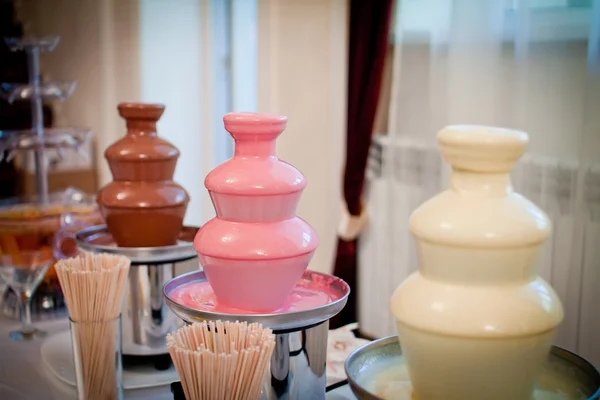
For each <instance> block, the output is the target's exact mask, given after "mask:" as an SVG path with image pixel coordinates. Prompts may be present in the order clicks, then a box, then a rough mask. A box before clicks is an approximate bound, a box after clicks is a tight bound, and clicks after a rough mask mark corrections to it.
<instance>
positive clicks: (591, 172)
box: [358, 137, 600, 365]
mask: <svg viewBox="0 0 600 400" xmlns="http://www.w3.org/2000/svg"><path fill="white" fill-rule="evenodd" d="M448 177H449V169H448V167H447V166H446V165H445V164H444V163H443V162H442V160H441V158H440V156H439V152H438V149H437V147H436V146H432V145H431V144H430V143H420V142H416V141H412V140H395V141H393V142H392V141H391V140H390V139H389V138H387V137H377V138H376V139H375V140H374V142H373V145H372V146H371V150H370V157H369V163H368V168H367V185H366V194H365V195H366V199H367V211H368V215H369V224H368V226H367V228H366V230H365V231H364V232H363V234H362V235H361V238H360V241H359V243H360V244H359V246H360V248H359V271H358V278H359V279H358V286H359V288H358V289H359V305H358V313H359V324H360V329H361V332H362V333H363V334H366V335H368V336H372V337H382V336H387V335H392V334H395V333H396V329H395V326H394V321H393V317H392V315H391V313H390V311H389V300H390V298H391V296H392V293H393V291H394V290H395V289H396V287H397V286H398V284H400V282H402V281H403V280H404V279H405V278H406V277H407V276H408V275H409V274H411V273H412V272H414V271H415V270H416V269H417V267H418V263H417V255H416V250H415V246H414V242H413V238H412V236H411V235H410V233H409V231H408V219H409V216H410V214H411V213H412V211H413V210H414V209H415V208H416V207H418V206H419V205H420V204H421V203H423V202H424V201H425V200H427V199H428V198H430V197H432V196H433V195H434V194H436V193H438V192H439V191H441V190H443V189H445V188H446V187H447V186H448ZM512 179H513V185H514V187H515V190H517V191H518V192H520V193H521V194H523V195H524V196H526V197H527V198H529V199H530V200H531V201H533V202H534V203H536V204H537V205H538V206H540V207H541V208H542V209H543V210H544V211H546V213H547V214H548V216H549V217H550V219H551V220H552V223H553V231H552V235H551V236H550V237H549V238H548V240H547V243H546V244H545V245H544V248H543V251H542V256H541V259H540V263H539V274H540V275H541V276H542V277H543V278H544V279H545V280H546V281H548V282H549V283H550V284H551V285H552V286H553V287H554V289H555V290H556V292H557V293H558V295H559V297H560V298H561V300H562V302H563V305H564V308H565V320H564V322H563V324H562V325H561V327H560V328H559V331H558V334H557V337H556V341H555V344H556V345H558V346H561V347H564V348H567V349H569V350H571V351H574V352H577V353H579V354H581V355H582V356H583V357H586V358H588V359H589V360H590V361H591V362H593V363H594V364H596V365H600V345H599V342H600V308H598V305H599V304H600V294H599V290H598V287H599V285H600V166H593V167H581V166H579V165H577V163H571V164H569V163H565V162H561V161H558V160H554V159H548V158H544V157H539V156H535V155H530V154H528V155H525V156H524V157H523V158H522V159H521V161H520V163H519V164H518V166H517V168H516V169H515V171H514V172H513V175H512Z"/></svg>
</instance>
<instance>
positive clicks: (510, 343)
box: [391, 126, 563, 400]
mask: <svg viewBox="0 0 600 400" xmlns="http://www.w3.org/2000/svg"><path fill="white" fill-rule="evenodd" d="M438 141H439V145H440V148H441V153H442V156H443V158H444V159H445V160H446V162H448V163H449V164H450V165H451V167H452V176H451V188H450V189H448V190H446V191H445V192H442V193H440V194H438V195H437V196H435V197H433V198H432V199H430V200H429V201H427V202H425V203H424V204H423V205H422V206H421V207H419V208H418V209H417V210H416V211H415V212H414V213H413V215H412V217H411V218H410V230H411V232H412V234H413V235H414V237H415V239H416V243H417V250H418V254H419V259H420V264H421V265H420V267H419V270H418V271H417V272H415V273H414V274H412V275H411V276H410V277H409V278H407V279H406V280H405V281H404V282H403V283H402V284H401V285H400V286H399V287H398V289H397V290H396V292H395V293H394V295H393V296H392V300H391V310H392V313H393V315H394V317H395V318H396V323H397V328H398V334H399V339H400V344H401V346H402V350H403V353H404V356H405V357H406V362H407V365H408V369H409V375H410V379H411V381H412V386H413V390H414V392H413V399H414V400H442V399H443V400H470V399H485V400H509V399H510V400H530V399H531V398H532V392H533V384H534V380H535V378H536V377H537V374H538V373H539V372H540V371H541V369H542V367H543V365H544V363H545V362H546V360H547V357H548V352H549V350H550V346H551V344H552V340H553V337H554V331H555V329H556V327H557V326H558V325H559V324H560V322H561V321H562V319H563V309H562V306H561V303H560V300H559V299H558V297H557V296H556V294H555V292H554V290H553V289H552V288H551V287H550V286H549V285H548V284H547V283H546V282H545V281H544V280H543V279H541V278H540V277H539V276H537V261H538V254H539V252H540V249H541V247H542V244H543V243H544V240H545V239H546V237H547V236H548V234H549V233H550V229H551V228H550V222H549V220H548V218H547V217H546V215H545V214H544V213H543V212H542V211H541V210H540V209H539V208H537V207H536V206H535V205H534V204H533V203H531V202H530V201H529V200H527V199H525V198H524V197H523V196H521V195H519V194H517V193H515V192H514V191H513V189H512V186H511V182H510V177H509V173H510V170H511V169H512V168H513V167H514V164H515V163H516V162H517V160H518V159H519V158H520V157H521V155H522V154H523V152H524V151H525V147H526V144H527V142H528V137H527V134H525V133H523V132H518V131H512V130H506V129H499V128H491V127H480V126H451V127H447V128H445V129H443V130H442V131H441V132H440V133H439V134H438Z"/></svg>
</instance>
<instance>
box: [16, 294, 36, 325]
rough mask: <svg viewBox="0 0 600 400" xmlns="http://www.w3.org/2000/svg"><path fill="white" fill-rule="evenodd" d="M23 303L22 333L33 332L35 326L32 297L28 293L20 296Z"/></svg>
mask: <svg viewBox="0 0 600 400" xmlns="http://www.w3.org/2000/svg"><path fill="white" fill-rule="evenodd" d="M19 300H20V303H21V331H22V332H24V333H29V332H32V331H33V330H34V329H33V324H32V323H31V295H30V293H28V292H22V293H20V294H19Z"/></svg>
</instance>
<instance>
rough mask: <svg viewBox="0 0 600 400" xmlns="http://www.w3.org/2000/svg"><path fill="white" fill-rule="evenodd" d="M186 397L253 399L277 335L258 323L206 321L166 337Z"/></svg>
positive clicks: (203, 399) (221, 399)
mask: <svg viewBox="0 0 600 400" xmlns="http://www.w3.org/2000/svg"><path fill="white" fill-rule="evenodd" d="M167 347H168V348H169V353H170V354H171V359H172V360H173V363H174V364H175V369H176V370H177V373H178V374H179V377H180V378H181V384H182V386H183V391H184V393H185V398H186V399H187V400H257V399H259V398H260V392H261V387H262V382H263V378H264V376H265V372H266V370H267V367H268V365H269V361H270V359H271V355H272V354H273V349H274V348H275V335H274V334H273V333H272V331H271V330H270V329H263V328H262V326H261V325H260V324H250V325H248V324H247V323H246V322H243V323H240V322H221V321H216V322H214V321H210V322H207V321H204V322H202V323H198V324H193V325H188V326H185V327H183V328H181V329H179V330H178V331H176V332H174V333H172V334H170V335H168V336H167Z"/></svg>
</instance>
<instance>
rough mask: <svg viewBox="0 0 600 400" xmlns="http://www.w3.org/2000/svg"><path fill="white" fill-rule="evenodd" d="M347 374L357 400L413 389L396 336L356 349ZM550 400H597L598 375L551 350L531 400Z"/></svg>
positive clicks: (401, 396)
mask: <svg viewBox="0 0 600 400" xmlns="http://www.w3.org/2000/svg"><path fill="white" fill-rule="evenodd" d="M517 368H518V366H517ZM346 374H347V375H348V383H349V384H350V387H351V388H352V392H353V393H354V395H355V396H356V397H357V398H358V399H360V400H386V399H394V400H411V397H412V385H411V384H410V380H409V377H408V370H407V369H406V366H405V365H404V357H403V356H402V350H401V348H400V343H399V341H398V336H388V337H385V338H381V339H378V340H375V341H373V342H370V343H367V344H365V345H363V346H362V347H359V348H358V349H356V350H355V351H354V352H353V353H352V354H351V355H350V356H349V357H348V359H347V360H346ZM482 395H483V397H482V398H485V394H482ZM549 399H552V400H556V399H560V400H598V399H600V372H599V371H598V370H597V369H596V368H595V367H594V366H593V365H592V364H590V363H589V362H588V361H586V360H585V359H583V358H582V357H580V356H578V355H576V354H574V353H571V352H570V351H567V350H565V349H562V348H560V347H556V346H554V347H552V350H551V352H550V356H549V358H548V363H547V364H546V368H545V369H544V371H542V373H541V375H540V376H539V378H538V381H537V383H536V392H535V393H534V396H533V400H549Z"/></svg>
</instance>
